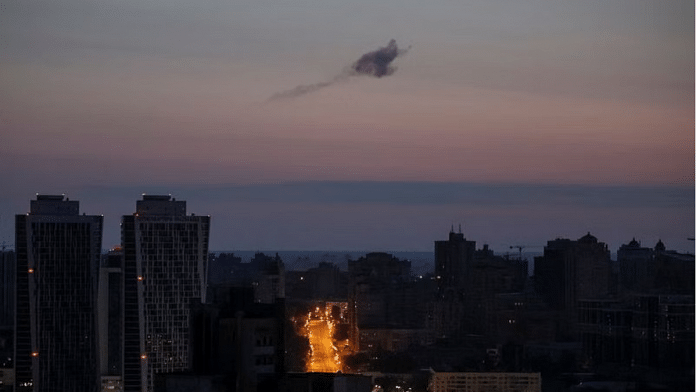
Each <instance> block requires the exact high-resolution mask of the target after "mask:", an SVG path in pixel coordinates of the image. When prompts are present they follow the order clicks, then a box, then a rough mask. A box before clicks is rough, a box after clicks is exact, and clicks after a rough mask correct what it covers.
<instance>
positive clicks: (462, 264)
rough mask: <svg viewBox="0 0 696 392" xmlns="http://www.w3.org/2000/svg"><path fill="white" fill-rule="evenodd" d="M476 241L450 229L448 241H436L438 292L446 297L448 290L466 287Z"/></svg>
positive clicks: (459, 289) (457, 290)
mask: <svg viewBox="0 0 696 392" xmlns="http://www.w3.org/2000/svg"><path fill="white" fill-rule="evenodd" d="M475 251H476V242H475V241H467V240H466V238H464V235H463V234H462V233H461V228H460V232H459V233H455V232H454V230H452V231H450V233H449V239H448V240H447V241H435V278H436V279H437V287H438V293H439V296H440V297H444V296H445V295H446V293H447V292H448V291H454V292H461V291H463V290H465V289H466V282H467V278H468V272H469V269H470V265H471V263H472V262H473V260H474V252H475Z"/></svg>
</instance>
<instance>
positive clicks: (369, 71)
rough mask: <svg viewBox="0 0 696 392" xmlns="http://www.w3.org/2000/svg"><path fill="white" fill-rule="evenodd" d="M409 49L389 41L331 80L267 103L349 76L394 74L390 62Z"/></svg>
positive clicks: (311, 85) (346, 78)
mask: <svg viewBox="0 0 696 392" xmlns="http://www.w3.org/2000/svg"><path fill="white" fill-rule="evenodd" d="M410 48H411V47H410V46H409V47H408V48H406V49H399V47H398V46H396V40H391V41H389V44H387V46H385V47H382V48H379V49H377V50H375V51H374V52H369V53H365V54H364V55H362V56H361V57H360V58H359V59H358V61H356V62H354V63H353V65H351V66H350V68H346V69H344V70H343V72H341V73H340V74H338V75H336V76H334V78H333V79H331V80H329V81H326V82H320V83H315V84H304V85H299V86H297V87H295V88H293V89H291V90H287V91H282V92H280V93H277V94H274V95H273V96H271V98H269V101H273V100H277V99H283V98H294V97H298V96H300V95H304V94H309V93H311V92H314V91H317V90H319V89H322V88H324V87H328V86H331V85H332V84H334V83H337V82H344V81H346V80H348V78H349V77H351V76H372V77H375V78H381V77H383V76H389V75H391V74H393V73H394V72H396V67H395V66H393V65H392V64H391V63H392V61H394V59H395V58H397V57H399V56H403V55H404V54H406V52H408V50H409V49H410Z"/></svg>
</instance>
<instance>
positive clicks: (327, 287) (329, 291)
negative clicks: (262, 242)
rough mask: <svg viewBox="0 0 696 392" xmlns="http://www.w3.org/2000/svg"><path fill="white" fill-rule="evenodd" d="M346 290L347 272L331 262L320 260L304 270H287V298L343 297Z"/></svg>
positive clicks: (345, 295)
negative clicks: (314, 265)
mask: <svg viewBox="0 0 696 392" xmlns="http://www.w3.org/2000/svg"><path fill="white" fill-rule="evenodd" d="M347 291H348V274H347V273H346V272H343V271H340V270H339V268H338V266H336V265H335V264H333V263H329V262H325V261H322V262H320V263H319V265H318V266H317V267H315V268H310V269H308V270H306V271H287V275H286V294H287V298H288V299H302V300H307V299H315V300H329V299H334V300H335V299H345V298H347Z"/></svg>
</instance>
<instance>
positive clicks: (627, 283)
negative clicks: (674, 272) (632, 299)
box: [616, 238, 655, 292]
mask: <svg viewBox="0 0 696 392" xmlns="http://www.w3.org/2000/svg"><path fill="white" fill-rule="evenodd" d="M653 253H654V252H653V250H652V249H650V248H646V247H642V246H641V245H640V242H638V241H636V239H635V238H634V239H633V240H631V242H629V243H628V244H624V245H621V246H620V247H619V250H618V251H617V252H616V259H617V262H618V263H619V284H620V285H621V289H622V290H629V291H633V292H647V291H648V290H649V289H650V287H651V284H650V281H651V280H652V279H651V278H652V276H653V275H654V274H655V263H654V256H653Z"/></svg>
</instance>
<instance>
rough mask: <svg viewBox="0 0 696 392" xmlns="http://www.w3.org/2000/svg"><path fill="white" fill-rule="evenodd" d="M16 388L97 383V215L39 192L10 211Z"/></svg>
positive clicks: (78, 387)
mask: <svg viewBox="0 0 696 392" xmlns="http://www.w3.org/2000/svg"><path fill="white" fill-rule="evenodd" d="M15 223H16V231H15V241H16V245H15V249H16V252H17V269H16V276H17V297H16V300H17V308H16V309H17V310H16V326H15V330H16V331H17V335H16V340H15V341H16V344H15V359H16V360H15V370H16V372H15V379H16V390H17V391H93V390H97V388H98V363H99V362H98V361H99V358H98V352H97V343H98V342H97V330H96V328H97V320H96V308H97V277H98V269H99V258H100V253H101V241H102V225H103V217H102V216H94V215H84V214H83V215H80V214H79V203H78V202H77V201H71V200H69V199H67V198H65V197H64V196H51V195H37V197H36V200H32V201H31V208H30V212H29V213H28V214H26V215H17V216H16V220H15Z"/></svg>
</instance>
